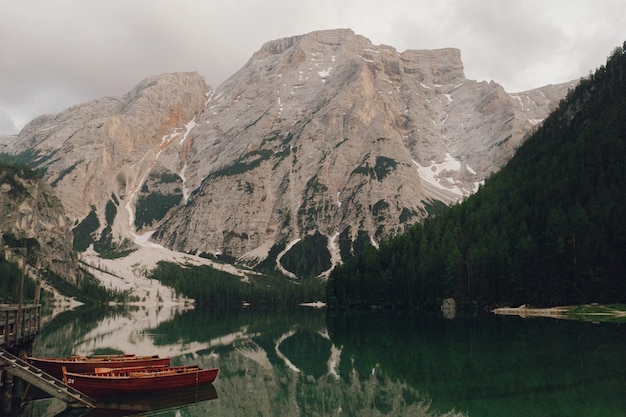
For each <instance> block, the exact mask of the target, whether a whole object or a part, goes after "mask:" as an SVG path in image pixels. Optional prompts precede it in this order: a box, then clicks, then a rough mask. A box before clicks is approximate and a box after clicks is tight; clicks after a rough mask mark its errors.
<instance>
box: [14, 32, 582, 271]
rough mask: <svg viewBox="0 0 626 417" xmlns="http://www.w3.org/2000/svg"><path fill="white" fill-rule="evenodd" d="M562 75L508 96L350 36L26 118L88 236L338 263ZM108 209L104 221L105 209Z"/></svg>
mask: <svg viewBox="0 0 626 417" xmlns="http://www.w3.org/2000/svg"><path fill="white" fill-rule="evenodd" d="M572 85H573V83H568V84H562V85H559V86H548V87H545V88H539V89H536V90H532V91H529V92H525V93H516V94H509V93H507V92H506V91H505V90H504V89H503V88H502V87H501V86H500V85H498V84H496V83H493V82H491V83H486V82H477V81H473V80H467V79H466V78H465V75H464V73H463V63H462V61H461V53H460V51H459V50H458V49H453V48H446V49H438V50H432V51H428V50H419V51H418V50H409V51H404V52H402V53H399V52H398V51H397V50H396V49H394V48H393V47H391V46H385V45H373V44H372V43H371V41H369V40H368V39H367V38H365V37H363V36H360V35H356V34H355V33H354V32H352V31H351V30H349V29H338V30H327V31H317V32H312V33H309V34H305V35H299V36H293V37H289V38H284V39H279V40H274V41H271V42H266V43H265V44H263V45H262V46H261V48H260V49H259V50H258V51H257V52H256V53H254V54H253V56H252V57H251V59H250V60H249V61H248V62H247V63H246V64H245V65H244V66H243V67H242V68H241V69H240V70H239V71H237V72H236V73H235V74H233V76H231V77H230V78H229V79H228V80H226V82H224V83H223V84H222V85H220V86H219V87H218V88H217V89H215V90H211V89H210V88H209V87H208V86H206V84H205V83H204V80H203V79H202V77H200V76H199V75H198V74H195V73H183V74H163V75H161V76H158V77H151V78H148V79H146V80H144V81H142V82H141V83H140V84H138V85H137V86H136V87H135V88H134V89H132V90H131V91H130V92H129V93H128V94H126V95H125V96H123V97H118V98H103V99H99V100H94V101H92V102H89V103H84V104H82V105H78V106H75V107H72V108H70V109H68V110H66V111H64V112H61V113H59V114H57V115H48V116H42V117H40V118H38V119H35V120H34V121H33V122H31V123H30V124H29V125H28V126H27V127H25V128H24V130H23V131H22V132H20V134H19V136H18V137H17V138H16V141H15V143H14V146H13V150H14V151H19V150H26V149H28V150H30V151H34V152H35V154H36V155H37V159H36V160H35V163H36V164H37V165H38V166H39V167H41V168H45V169H46V179H47V180H48V182H49V183H50V184H51V185H52V186H53V187H54V189H55V190H56V192H57V193H58V195H59V196H60V198H61V200H62V201H63V203H64V205H65V206H66V209H67V211H68V215H69V216H70V218H72V219H73V220H75V221H76V223H81V222H83V221H84V219H86V218H87V216H88V215H89V214H90V213H92V212H93V213H94V214H95V215H96V216H97V218H98V219H99V222H98V228H97V230H94V231H93V232H92V235H93V236H95V238H98V236H102V235H110V236H111V237H112V240H114V241H115V240H123V239H124V238H130V239H132V237H133V233H135V232H138V231H139V232H141V231H147V230H155V232H154V235H153V238H154V239H155V240H157V241H159V242H160V243H162V244H164V245H165V246H167V247H170V248H173V249H176V250H179V251H184V252H189V253H209V254H226V255H229V256H230V257H232V258H234V259H241V260H244V259H245V260H247V261H248V262H251V263H254V262H258V261H260V260H263V259H264V258H265V257H266V256H267V255H268V253H269V252H270V249H271V248H274V251H276V250H278V249H280V248H284V250H285V251H287V250H288V248H289V247H290V245H291V244H293V243H295V242H297V241H298V240H300V239H306V238H307V237H308V236H311V235H312V234H314V233H320V234H322V235H323V236H325V237H326V238H327V240H328V247H329V251H330V252H332V253H333V255H334V259H338V258H339V255H338V253H339V247H340V246H341V247H342V248H344V249H342V250H343V251H344V254H345V253H346V251H350V250H352V242H353V241H354V240H355V239H356V238H357V237H358V236H367V239H368V240H369V241H371V242H372V243H374V244H375V243H376V241H378V240H379V239H381V238H383V237H384V236H387V235H389V234H393V233H398V232H401V231H402V230H404V228H405V227H406V226H407V225H409V224H412V223H414V222H416V221H419V220H421V219H423V218H424V217H426V216H428V215H429V213H432V212H434V211H435V210H436V209H437V207H438V206H440V205H442V204H450V203H452V202H455V201H458V200H459V199H461V198H463V197H464V196H467V195H468V194H470V193H472V192H474V191H475V190H476V189H477V187H478V185H479V184H480V183H481V182H482V181H483V180H484V179H485V178H486V177H487V176H488V175H489V174H490V173H491V172H494V171H495V170H497V169H498V168H499V167H500V166H502V165H503V164H504V163H505V162H506V161H507V160H508V158H510V157H511V156H512V154H513V152H514V151H515V149H516V148H517V147H518V146H519V144H520V143H521V142H522V141H523V138H524V137H525V135H526V134H527V133H528V132H529V131H530V130H532V129H533V128H534V127H535V126H536V125H537V124H539V123H540V122H541V120H542V119H543V118H544V117H546V116H547V115H548V114H549V113H550V111H551V110H552V109H553V108H554V107H555V106H556V105H557V104H558V102H559V101H560V99H561V98H562V97H564V96H565V94H566V93H567V90H568V88H569V87H571V86H572ZM107 213H108V214H107Z"/></svg>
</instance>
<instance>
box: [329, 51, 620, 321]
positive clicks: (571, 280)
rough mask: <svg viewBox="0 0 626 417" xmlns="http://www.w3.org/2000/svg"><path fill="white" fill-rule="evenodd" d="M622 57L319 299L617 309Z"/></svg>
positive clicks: (406, 305) (332, 281) (351, 266)
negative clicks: (478, 180)
mask: <svg viewBox="0 0 626 417" xmlns="http://www.w3.org/2000/svg"><path fill="white" fill-rule="evenodd" d="M625 49H626V43H625V44H624V46H623V47H618V48H616V49H615V50H614V51H613V53H612V54H611V56H610V57H609V58H608V60H607V63H606V65H604V66H602V67H600V68H599V69H597V70H596V72H595V73H594V74H591V75H590V76H589V77H588V78H585V79H583V80H581V82H580V83H579V85H578V86H577V87H576V88H575V89H573V90H571V91H570V92H569V93H568V95H567V97H566V98H565V99H564V100H563V101H562V102H561V103H560V105H559V107H558V109H557V110H555V112H554V113H552V114H551V115H550V116H549V117H548V118H547V119H546V120H545V121H544V123H543V124H542V125H541V127H540V128H539V129H538V130H537V131H536V132H535V133H534V134H532V135H531V136H530V137H528V138H527V139H526V141H525V142H524V144H523V145H522V146H520V148H519V149H518V151H517V152H516V154H515V156H514V157H513V158H512V159H511V160H510V161H509V163H508V164H507V165H506V166H505V167H503V169H501V170H500V171H499V172H498V173H496V174H494V175H492V176H491V177H490V178H489V179H488V180H487V181H486V183H485V185H484V186H483V187H481V189H480V190H479V191H478V192H477V193H475V194H474V195H472V196H470V197H469V198H467V199H466V200H465V201H463V202H461V203H459V204H457V205H454V206H452V207H450V208H449V209H447V210H446V211H444V212H443V213H441V214H439V215H437V216H433V217H430V218H428V219H427V220H426V221H424V222H423V223H422V224H415V225H414V226H412V227H411V228H410V230H408V231H407V232H406V233H405V234H402V235H399V236H395V237H393V238H389V239H387V240H385V241H384V242H382V243H381V245H380V247H379V249H375V248H372V247H370V248H368V249H367V250H366V251H364V252H363V253H362V254H360V255H358V256H355V257H353V258H351V259H349V260H347V261H346V262H345V263H344V264H343V265H342V266H340V267H338V268H336V269H335V270H334V271H333V272H332V273H331V275H330V278H329V281H328V283H327V287H326V291H327V302H328V303H329V304H330V305H331V306H335V307H356V308H359V307H361V308H369V307H372V306H381V307H390V308H399V309H427V308H438V307H439V306H440V305H441V302H442V300H443V299H444V298H448V297H452V298H454V299H455V300H456V301H457V303H460V304H461V305H465V306H474V307H479V308H488V307H493V306H497V305H520V304H529V305H534V306H538V307H540V306H554V305H567V304H580V303H590V302H599V303H614V302H622V303H623V302H625V301H626V55H625Z"/></svg>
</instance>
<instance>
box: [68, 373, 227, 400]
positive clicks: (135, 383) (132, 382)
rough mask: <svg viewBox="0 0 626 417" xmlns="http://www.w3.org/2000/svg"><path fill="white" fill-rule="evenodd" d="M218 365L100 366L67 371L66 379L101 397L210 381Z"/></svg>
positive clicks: (71, 383)
mask: <svg viewBox="0 0 626 417" xmlns="http://www.w3.org/2000/svg"><path fill="white" fill-rule="evenodd" d="M217 374H218V369H217V368H212V369H203V368H200V367H198V366H196V365H192V366H140V367H130V368H117V369H110V368H108V369H107V368H105V369H96V370H95V372H91V373H76V372H68V371H67V370H64V371H63V382H65V383H66V384H67V385H70V386H72V387H73V388H75V389H77V390H79V391H80V392H82V393H84V394H86V395H89V396H90V397H92V398H94V399H96V400H98V399H102V398H108V397H111V396H115V395H123V394H134V393H143V392H158V391H169V390H171V389H176V388H184V387H192V386H199V385H202V384H210V383H212V382H213V381H215V378H217Z"/></svg>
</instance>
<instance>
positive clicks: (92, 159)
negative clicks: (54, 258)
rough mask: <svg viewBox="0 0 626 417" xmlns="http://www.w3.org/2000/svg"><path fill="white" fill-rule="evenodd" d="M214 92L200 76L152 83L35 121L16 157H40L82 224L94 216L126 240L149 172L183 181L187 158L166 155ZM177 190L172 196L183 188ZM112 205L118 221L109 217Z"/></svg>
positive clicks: (180, 76)
mask: <svg viewBox="0 0 626 417" xmlns="http://www.w3.org/2000/svg"><path fill="white" fill-rule="evenodd" d="M208 91H209V90H208V87H207V86H206V84H205V82H204V79H203V78H202V77H201V76H199V75H198V74H195V73H180V74H164V75H161V76H156V77H152V78H148V79H146V80H144V81H142V82H141V83H140V84H138V85H137V86H136V87H135V88H134V89H133V90H132V91H130V92H129V93H128V94H126V95H125V96H123V97H120V98H111V97H107V98H102V99H98V100H94V101H91V102H88V103H84V104H80V105H77V106H74V107H71V108H69V109H67V110H65V111H64V112H62V113H59V114H56V115H44V116H40V117H38V118H36V119H35V120H33V121H32V122H30V123H29V124H28V125H26V126H25V127H24V129H23V130H22V131H21V132H20V134H19V135H18V137H17V139H16V140H15V141H14V142H13V143H12V148H11V150H12V152H13V153H18V152H24V151H28V153H29V154H32V155H34V157H33V164H34V166H36V167H37V168H40V169H45V171H46V180H47V181H48V182H49V184H50V185H51V186H52V187H53V188H54V190H55V192H56V194H57V195H58V196H59V198H60V199H61V200H62V202H63V204H64V206H65V208H66V210H67V214H68V216H69V217H70V218H71V219H72V220H73V221H74V222H75V223H79V222H81V221H82V220H83V219H85V218H86V217H87V216H88V214H89V213H91V212H94V213H95V214H96V215H97V217H98V224H99V229H100V231H102V230H103V229H105V228H107V227H108V228H109V229H110V231H109V232H110V233H112V234H113V235H114V236H115V237H116V239H123V238H124V237H128V234H129V225H131V226H132V224H133V222H134V214H135V212H134V209H135V205H136V204H137V198H138V195H141V193H140V190H141V188H142V187H144V185H145V182H146V179H147V178H148V177H149V176H150V173H151V172H153V171H161V172H170V173H171V174H172V175H174V176H176V177H177V173H178V172H179V171H180V165H179V161H180V158H178V157H177V155H176V153H174V155H173V158H171V157H166V156H165V155H162V154H163V151H164V150H165V149H166V148H167V147H168V146H170V145H171V144H172V142H173V141H174V140H176V139H179V136H182V135H183V133H184V132H185V131H186V127H185V124H186V123H188V122H189V121H190V120H191V119H193V118H194V117H195V116H196V115H197V114H198V113H199V112H201V111H202V108H203V105H204V102H205V101H206V94H207V93H208ZM161 188H167V184H164V185H163V186H162V187H161ZM170 188H171V191H172V192H173V189H175V188H176V187H170ZM107 206H108V207H109V209H108V210H109V213H114V215H115V216H114V220H113V219H111V218H107V215H106V211H107ZM111 208H113V209H112V210H111ZM109 216H110V215H109ZM112 220H113V221H112ZM95 238H97V237H95Z"/></svg>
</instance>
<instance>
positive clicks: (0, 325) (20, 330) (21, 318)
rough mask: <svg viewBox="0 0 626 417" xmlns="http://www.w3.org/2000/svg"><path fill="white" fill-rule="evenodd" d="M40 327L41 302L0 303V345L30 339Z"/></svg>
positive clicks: (8, 345) (23, 341)
mask: <svg viewBox="0 0 626 417" xmlns="http://www.w3.org/2000/svg"><path fill="white" fill-rule="evenodd" d="M40 329H41V304H26V305H23V306H22V308H21V309H20V307H19V305H17V304H0V347H2V348H10V347H14V346H19V345H21V344H23V343H27V342H29V341H32V340H33V339H34V338H35V336H36V335H37V334H38V333H39V331H40Z"/></svg>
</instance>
